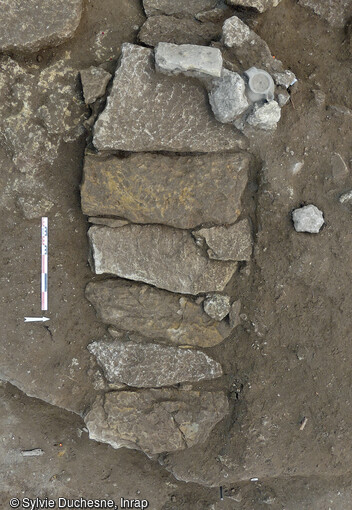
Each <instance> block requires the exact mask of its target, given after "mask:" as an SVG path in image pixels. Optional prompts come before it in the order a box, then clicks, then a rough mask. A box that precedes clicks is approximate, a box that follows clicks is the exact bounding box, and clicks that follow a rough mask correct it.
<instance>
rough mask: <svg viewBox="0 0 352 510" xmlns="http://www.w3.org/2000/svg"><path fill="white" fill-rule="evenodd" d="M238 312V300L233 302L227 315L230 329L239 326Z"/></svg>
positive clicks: (239, 307) (239, 303) (239, 308)
mask: <svg viewBox="0 0 352 510" xmlns="http://www.w3.org/2000/svg"><path fill="white" fill-rule="evenodd" d="M240 311H241V301H240V300H237V301H234V302H233V303H232V305H231V309H230V313H229V320H230V327H231V328H232V329H234V328H236V327H237V326H238V325H239V324H241V316H240Z"/></svg>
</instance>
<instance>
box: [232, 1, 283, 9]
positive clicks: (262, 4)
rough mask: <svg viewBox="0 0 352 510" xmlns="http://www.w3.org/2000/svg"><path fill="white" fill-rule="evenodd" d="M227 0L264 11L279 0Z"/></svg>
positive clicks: (233, 3)
mask: <svg viewBox="0 0 352 510" xmlns="http://www.w3.org/2000/svg"><path fill="white" fill-rule="evenodd" d="M227 2H228V3H229V4H231V5H236V6H242V7H252V8H253V9H257V11H259V12H264V11H266V10H268V9H271V8H272V7H276V6H277V5H279V3H280V2H281V0H227Z"/></svg>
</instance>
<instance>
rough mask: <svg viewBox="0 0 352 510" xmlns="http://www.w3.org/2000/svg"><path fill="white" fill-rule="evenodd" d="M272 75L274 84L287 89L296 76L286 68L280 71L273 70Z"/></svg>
mask: <svg viewBox="0 0 352 510" xmlns="http://www.w3.org/2000/svg"><path fill="white" fill-rule="evenodd" d="M272 77H273V78H274V82H275V83H276V85H278V86H281V87H285V88H286V89H288V88H289V87H290V86H291V85H292V84H293V83H294V81H295V80H296V76H295V74H294V73H293V72H292V71H289V70H288V69H286V70H285V71H283V72H282V73H279V72H273V73H272Z"/></svg>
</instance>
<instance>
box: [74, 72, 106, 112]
mask: <svg viewBox="0 0 352 510" xmlns="http://www.w3.org/2000/svg"><path fill="white" fill-rule="evenodd" d="M80 75H81V82H82V87H83V95H84V101H85V103H86V104H91V103H94V102H95V101H96V100H97V99H98V98H99V97H102V96H103V95H104V94H105V90H106V86H107V84H108V83H109V81H110V79H111V74H110V73H108V72H107V71H105V70H104V69H102V68H101V67H94V66H92V67H90V68H89V69H84V70H83V71H80Z"/></svg>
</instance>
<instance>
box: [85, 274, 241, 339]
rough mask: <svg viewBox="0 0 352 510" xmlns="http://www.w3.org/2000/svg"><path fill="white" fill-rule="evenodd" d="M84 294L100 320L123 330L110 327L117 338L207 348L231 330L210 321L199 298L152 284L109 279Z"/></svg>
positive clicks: (88, 289) (226, 326) (96, 283)
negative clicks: (168, 290)
mask: <svg viewBox="0 0 352 510" xmlns="http://www.w3.org/2000/svg"><path fill="white" fill-rule="evenodd" d="M85 295H86V298H87V299H88V300H89V301H90V302H91V303H92V305H93V306H94V308H95V310H96V312H97V316H98V317H99V319H100V320H101V321H103V322H104V323H105V324H111V325H113V326H114V327H116V328H119V330H123V332H121V331H116V329H113V328H109V330H108V331H109V334H110V335H111V336H112V337H113V338H117V339H118V340H124V341H126V338H127V339H130V340H131V341H133V342H135V343H141V342H143V343H145V342H146V338H148V339H152V340H155V339H157V341H158V342H159V343H160V342H162V343H166V344H168V345H173V346H178V345H190V346H196V347H201V348H207V347H213V346H214V345H217V344H219V343H221V342H222V341H223V340H224V339H225V338H227V337H228V336H229V335H230V333H231V329H230V327H229V325H228V324H227V323H226V322H215V321H213V320H211V319H210V318H209V316H208V315H207V314H206V313H205V312H204V310H203V307H202V306H201V303H197V300H193V299H192V298H188V297H185V296H180V295H177V294H174V293H171V292H167V291H165V290H160V289H156V288H154V287H151V286H149V285H145V284H141V283H135V282H129V281H126V280H120V279H114V280H112V279H109V280H104V281H100V282H90V283H88V285H87V287H86V293H85ZM126 332H127V337H126ZM141 335H143V337H142V336H141Z"/></svg>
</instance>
